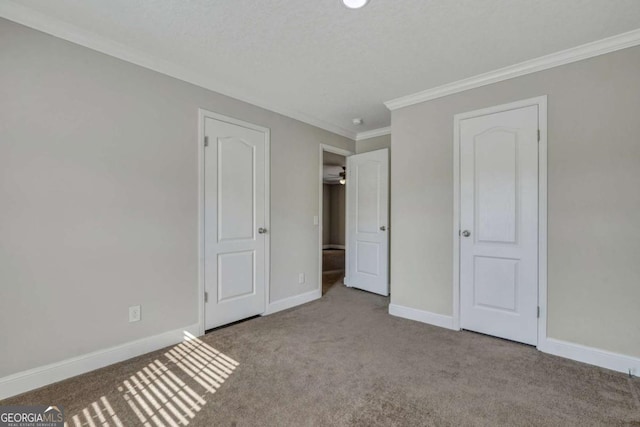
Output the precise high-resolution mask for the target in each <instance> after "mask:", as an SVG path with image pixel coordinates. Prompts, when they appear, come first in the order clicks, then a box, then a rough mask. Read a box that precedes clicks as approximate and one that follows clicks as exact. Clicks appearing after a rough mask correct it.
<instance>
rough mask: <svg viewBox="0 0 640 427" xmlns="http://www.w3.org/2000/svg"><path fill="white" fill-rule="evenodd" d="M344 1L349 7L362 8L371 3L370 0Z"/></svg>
mask: <svg viewBox="0 0 640 427" xmlns="http://www.w3.org/2000/svg"><path fill="white" fill-rule="evenodd" d="M342 3H344V5H345V6H347V7H348V8H349V9H360V8H361V7H364V6H365V5H366V4H367V3H369V0H342Z"/></svg>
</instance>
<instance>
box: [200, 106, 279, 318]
mask: <svg viewBox="0 0 640 427" xmlns="http://www.w3.org/2000/svg"><path fill="white" fill-rule="evenodd" d="M204 132H205V138H206V141H208V142H207V146H206V147H205V162H204V163H205V165H204V168H205V174H204V176H205V180H204V186H205V189H204V192H205V214H204V229H205V291H206V293H207V298H206V300H207V301H206V303H205V328H206V329H211V328H214V327H217V326H221V325H224V324H227V323H231V322H234V321H237V320H241V319H245V318H247V317H251V316H254V315H257V314H262V313H264V311H265V304H266V298H265V292H266V257H265V254H266V233H267V232H268V230H267V224H266V206H267V203H266V194H267V187H266V186H267V180H266V177H265V175H266V174H265V168H266V163H265V162H266V161H267V159H268V155H267V154H268V152H267V150H268V131H267V130H266V129H262V128H260V127H258V126H252V125H250V124H243V123H242V122H239V121H235V120H233V119H229V120H228V121H226V120H225V119H222V118H221V119H214V118H210V117H206V118H205V123H204Z"/></svg>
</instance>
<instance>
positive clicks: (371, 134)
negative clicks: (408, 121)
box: [356, 126, 391, 141]
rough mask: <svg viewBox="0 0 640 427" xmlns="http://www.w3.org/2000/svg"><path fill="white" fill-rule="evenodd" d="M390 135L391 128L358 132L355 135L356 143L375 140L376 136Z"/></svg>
mask: <svg viewBox="0 0 640 427" xmlns="http://www.w3.org/2000/svg"><path fill="white" fill-rule="evenodd" d="M383 135H391V126H387V127H384V128H379V129H372V130H368V131H365V132H358V133H357V134H356V141H362V140H363V139H369V138H375V137H376V136H383Z"/></svg>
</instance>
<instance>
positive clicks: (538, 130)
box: [538, 129, 540, 142]
mask: <svg viewBox="0 0 640 427" xmlns="http://www.w3.org/2000/svg"><path fill="white" fill-rule="evenodd" d="M538 142H540V129H538Z"/></svg>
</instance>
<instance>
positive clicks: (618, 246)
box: [391, 47, 640, 357]
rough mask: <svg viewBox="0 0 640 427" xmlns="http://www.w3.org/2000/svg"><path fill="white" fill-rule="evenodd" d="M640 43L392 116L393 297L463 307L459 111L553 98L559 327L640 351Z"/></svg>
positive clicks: (552, 326)
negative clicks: (456, 166) (456, 297)
mask: <svg viewBox="0 0 640 427" xmlns="http://www.w3.org/2000/svg"><path fill="white" fill-rule="evenodd" d="M639 70H640V47H634V48H629V49H626V50H622V51H618V52H615V53H611V54H608V55H604V56H600V57H597V58H592V59H589V60H585V61H581V62H577V63H573V64H569V65H565V66H562V67H558V68H554V69H551V70H547V71H543V72H538V73H535V74H531V75H527V76H523V77H519V78H516V79H512V80H508V81H505V82H501V83H497V84H493V85H490V86H485V87H482V88H478V89H474V90H470V91H467V92H464V93H459V94H455V95H451V96H448V97H445V98H440V99H436V100H433V101H429V102H425V103H421V104H418V105H413V106H410V107H406V108H403V109H400V110H396V111H394V112H393V113H392V135H393V156H392V168H391V170H392V181H391V182H392V194H393V197H392V208H391V210H392V230H393V232H394V234H393V236H392V241H391V248H392V251H391V254H392V255H391V256H392V261H391V275H392V279H391V286H392V287H391V299H392V303H394V304H400V305H404V306H408V307H413V308H417V309H421V310H426V311H430V312H434V313H439V314H444V315H451V314H452V270H453V264H452V263H453V261H452V251H453V248H452V227H453V192H452V191H453V171H452V163H453V116H454V114H456V113H461V112H466V111H472V110H476V109H479V108H483V107H488V106H492V105H498V104H503V103H507V102H512V101H516V100H520V99H526V98H530V97H534V96H538V95H545V94H546V95H548V103H549V104H548V108H549V111H548V120H549V123H548V126H549V129H548V137H549V152H548V168H549V171H548V182H549V185H548V187H549V189H548V291H549V295H548V298H549V299H548V311H549V313H548V335H549V336H550V337H552V338H556V339H561V340H565V341H569V342H573V343H578V344H583V345H587V346H591V347H596V348H601V349H605V350H610V351H613V352H618V353H622V354H627V355H631V356H636V357H637V356H640V305H639V304H640V262H639V261H640V226H639V224H638V220H639V218H640V214H639V212H640V190H639V189H640V139H639V135H640V120H639V117H640V71H639Z"/></svg>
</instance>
